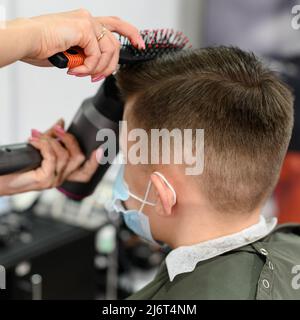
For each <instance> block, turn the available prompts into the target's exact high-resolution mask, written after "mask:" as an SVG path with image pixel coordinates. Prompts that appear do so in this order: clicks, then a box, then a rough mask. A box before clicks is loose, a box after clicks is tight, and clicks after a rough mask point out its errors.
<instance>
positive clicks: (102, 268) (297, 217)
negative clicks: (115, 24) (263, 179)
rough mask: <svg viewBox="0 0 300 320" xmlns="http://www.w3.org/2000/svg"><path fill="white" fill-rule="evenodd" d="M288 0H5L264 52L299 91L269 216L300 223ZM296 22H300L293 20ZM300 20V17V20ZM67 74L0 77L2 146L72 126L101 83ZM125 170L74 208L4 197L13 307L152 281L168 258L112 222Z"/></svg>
mask: <svg viewBox="0 0 300 320" xmlns="http://www.w3.org/2000/svg"><path fill="white" fill-rule="evenodd" d="M298 3H299V5H300V1H292V0H290V1H286V0H265V1H259V0H223V1H217V0H164V1H158V0H151V1H150V0H110V1H104V0H84V1H83V0H70V1H64V2H63V1H58V0H44V1H38V0H25V1H24V0H22V1H21V0H0V5H1V6H3V7H4V8H5V11H6V18H7V19H14V18H17V17H30V16H35V15H40V14H46V13H52V12H59V11H67V10H72V9H77V8H80V7H84V8H86V9H88V10H90V12H91V13H92V14H93V15H103V16H107V15H113V16H119V17H121V18H122V19H124V20H127V21H129V22H131V23H132V24H134V25H136V26H137V27H138V28H139V29H141V30H142V29H154V28H173V29H175V30H180V31H182V32H183V33H185V34H186V35H187V36H188V37H189V38H190V40H191V43H192V44H193V47H194V48H199V47H205V46H214V45H236V46H239V47H241V48H242V49H245V50H251V51H254V52H255V53H256V54H257V55H259V56H260V57H261V59H263V60H264V61H265V63H266V64H268V65H269V66H270V67H271V68H272V69H274V70H275V71H276V72H278V73H279V75H280V77H282V79H284V80H285V81H286V82H287V83H288V84H289V85H290V86H291V87H292V88H293V89H294V94H295V97H296V101H295V115H296V117H295V129H294V133H293V137H292V141H291V144H290V148H289V152H288V155H287V157H286V160H285V163H284V167H283V170H282V174H281V177H280V181H279V183H278V186H277V188H276V191H275V193H274V195H273V196H272V198H271V199H270V200H269V201H268V203H267V205H266V207H265V209H264V214H265V215H276V216H278V218H279V222H280V223H284V222H290V221H293V222H296V221H298V222H300V156H299V151H300V101H299V95H300V77H299V75H300V70H299V69H300V40H299V39H300V38H299V33H300V30H298V28H297V13H298V12H300V7H299V8H298V10H297V8H295V9H294V10H295V11H292V8H293V7H294V6H295V5H297V4H298ZM293 19H294V22H293ZM298 20H299V21H300V19H298ZM65 73H66V71H65V70H58V69H55V68H52V69H43V68H35V67H32V66H30V65H26V64H24V63H21V62H18V63H15V64H13V65H11V66H8V67H5V68H2V69H1V72H0V97H1V102H0V111H1V116H0V144H1V145H4V144H11V143H14V142H23V141H25V140H26V139H27V138H28V137H29V135H30V130H31V129H32V128H36V129H39V130H41V131H43V130H45V129H47V128H49V127H50V126H51V125H52V124H53V123H55V122H56V121H57V120H58V119H59V118H64V119H65V120H66V124H67V125H68V123H69V122H70V121H71V120H72V118H73V116H74V114H75V112H76V111H77V109H78V107H79V106H80V105H81V103H82V101H83V100H84V99H86V98H87V97H90V96H93V95H94V94H95V93H96V91H97V90H98V88H99V86H100V85H101V83H100V84H99V83H91V82H90V80H89V79H88V78H86V79H85V78H76V77H70V76H66V74H65ZM116 170H117V165H115V166H112V167H111V168H110V170H109V171H108V172H107V174H106V176H105V178H104V179H103V180H102V182H101V184H100V185H99V186H98V188H97V190H96V192H95V193H94V194H93V195H92V196H91V197H89V198H87V199H85V200H84V201H82V202H73V201H71V200H69V199H67V198H66V197H65V196H64V195H62V194H60V193H59V192H58V191H56V190H50V191H45V192H42V193H28V194H25V195H19V196H14V197H10V198H7V197H4V198H3V197H2V198H0V265H3V266H4V267H5V268H6V270H7V285H6V287H7V290H6V291H5V294H3V295H2V292H1V294H0V297H2V296H3V298H4V299H14V298H21V299H41V298H44V299H54V298H57V299H67V298H94V299H107V298H110V299H117V298H125V297H127V296H128V295H130V294H131V293H132V292H135V291H136V290H138V289H139V288H141V287H142V286H144V285H145V284H146V283H147V282H149V281H150V280H152V278H153V276H154V274H155V272H156V270H157V268H158V266H159V264H160V262H161V261H162V259H163V258H164V256H165V254H166V252H164V251H162V250H159V249H158V248H154V247H150V246H148V245H147V244H146V243H144V242H141V241H140V240H139V239H138V238H137V237H135V236H134V235H133V234H132V233H131V232H130V231H129V230H127V229H126V227H125V226H124V225H123V223H122V221H121V220H120V219H119V217H118V216H114V215H111V214H108V213H107V212H106V210H105V208H104V202H105V200H107V198H108V197H109V196H110V192H111V184H112V181H113V180H114V176H115V172H116Z"/></svg>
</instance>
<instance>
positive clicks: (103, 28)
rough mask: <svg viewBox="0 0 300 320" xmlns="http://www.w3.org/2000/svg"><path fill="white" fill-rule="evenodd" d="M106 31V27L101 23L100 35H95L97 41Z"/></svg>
mask: <svg viewBox="0 0 300 320" xmlns="http://www.w3.org/2000/svg"><path fill="white" fill-rule="evenodd" d="M106 31H107V29H106V28H105V26H104V25H102V29H101V33H100V35H99V36H98V37H97V41H100V40H101V39H102V38H103V37H104V36H105V35H106Z"/></svg>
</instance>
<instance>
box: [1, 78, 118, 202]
mask: <svg viewBox="0 0 300 320" xmlns="http://www.w3.org/2000/svg"><path fill="white" fill-rule="evenodd" d="M123 110H124V105H123V102H122V100H121V99H120V95H119V90H118V88H117V86H116V79H115V77H114V76H113V75H111V76H109V77H107V78H106V79H105V81H104V82H103V84H102V86H101V87H100V88H99V90H98V92H97V94H96V95H95V96H94V97H92V98H88V99H86V100H85V101H84V102H83V103H82V105H81V107H80V108H79V110H78V111H77V113H76V115H75V117H74V119H73V121H72V123H71V125H70V127H69V129H68V132H69V133H71V134H73V135H74V136H75V137H76V139H77V140H78V142H79V145H80V147H81V150H82V152H83V153H84V155H85V156H86V157H87V158H88V157H89V156H90V155H91V153H92V152H93V151H94V150H95V149H97V148H98V147H99V146H100V145H101V144H103V143H104V142H106V143H108V149H109V148H110V146H109V143H110V142H109V141H97V139H96V136H97V133H98V131H99V130H101V129H111V130H113V131H114V133H115V135H116V137H117V139H116V142H117V145H116V146H113V147H114V148H115V150H116V152H118V148H119V145H118V137H119V121H121V120H122V117H123ZM111 143H113V142H111ZM106 151H107V150H106ZM104 155H106V154H104ZM41 161H42V157H41V155H40V153H39V151H38V150H36V149H35V148H33V147H32V146H31V145H29V144H26V143H22V144H15V145H7V146H2V147H0V175H4V174H9V173H13V172H18V171H28V170H32V169H35V168H37V167H39V166H40V164H41ZM110 162H111V161H107V162H106V163H105V164H100V165H99V167H98V169H97V171H96V173H95V174H94V176H93V177H92V178H91V180H90V181H89V182H87V183H81V182H69V181H67V182H64V183H63V184H62V185H61V186H60V187H59V190H60V191H62V192H63V193H64V194H66V195H67V196H68V197H69V198H71V199H73V200H81V199H83V198H85V197H87V196H89V195H90V194H92V193H93V191H94V190H95V188H96V186H97V185H98V183H99V182H100V181H101V179H102V177H103V176H104V174H105V172H106V171H107V169H108V168H109V166H110Z"/></svg>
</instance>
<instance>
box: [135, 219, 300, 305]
mask: <svg viewBox="0 0 300 320" xmlns="http://www.w3.org/2000/svg"><path fill="white" fill-rule="evenodd" d="M129 299H130V300H136V299H145V300H148V299H258V300H259V299H300V225H298V224H294V225H292V224H290V225H281V226H278V227H277V228H276V229H275V230H274V231H273V232H271V233H270V234H269V235H268V236H266V237H264V238H263V239H260V240H258V241H256V242H254V243H251V244H248V245H246V246H243V247H241V248H238V249H234V250H232V251H229V252H226V253H224V254H221V255H219V256H216V257H214V258H211V259H208V260H205V261H200V262H199V263H198V264H197V265H196V268H195V269H194V270H193V271H192V272H187V273H182V274H179V275H177V276H176V277H175V278H174V280H173V281H172V282H171V281H170V279H169V275H168V271H167V268H166V264H165V263H163V264H162V265H161V267H160V269H159V271H158V273H157V275H156V277H155V279H154V280H153V281H152V282H151V283H149V284H148V285H147V286H146V287H144V288H143V289H142V290H141V291H139V292H137V293H135V294H133V295H132V296H131V297H129Z"/></svg>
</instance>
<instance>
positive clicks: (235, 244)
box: [166, 216, 277, 281]
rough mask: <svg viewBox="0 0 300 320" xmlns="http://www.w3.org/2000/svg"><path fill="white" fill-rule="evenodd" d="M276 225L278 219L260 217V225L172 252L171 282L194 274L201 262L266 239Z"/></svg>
mask: <svg viewBox="0 0 300 320" xmlns="http://www.w3.org/2000/svg"><path fill="white" fill-rule="evenodd" d="M276 225H277V218H274V217H269V218H265V217H264V216H260V219H259V222H258V223H256V224H254V225H252V226H251V227H248V228H246V229H244V230H242V231H240V232H238V233H234V234H231V235H229V236H224V237H220V238H217V239H213V240H208V241H205V242H201V243H198V244H195V245H192V246H182V247H178V248H176V249H174V250H172V251H171V252H170V253H169V254H168V255H167V257H166V266H167V270H168V274H169V278H170V281H173V280H174V278H175V277H176V276H177V275H178V274H181V273H185V272H192V271H193V270H194V269H195V267H196V265H197V263H198V262H200V261H204V260H208V259H211V258H213V257H216V256H219V255H221V254H223V253H225V252H228V251H231V250H234V249H237V248H240V247H243V246H245V245H247V244H250V243H253V242H255V241H257V240H259V239H261V238H264V237H265V236H266V235H268V234H269V233H270V232H271V231H272V230H273V229H274V228H275V226H276Z"/></svg>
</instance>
